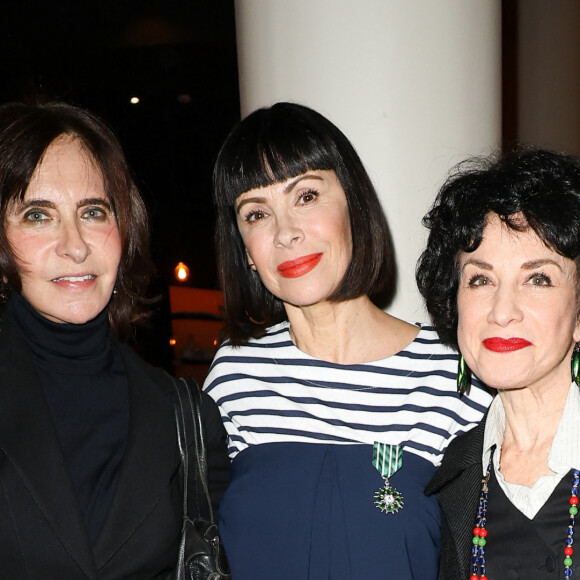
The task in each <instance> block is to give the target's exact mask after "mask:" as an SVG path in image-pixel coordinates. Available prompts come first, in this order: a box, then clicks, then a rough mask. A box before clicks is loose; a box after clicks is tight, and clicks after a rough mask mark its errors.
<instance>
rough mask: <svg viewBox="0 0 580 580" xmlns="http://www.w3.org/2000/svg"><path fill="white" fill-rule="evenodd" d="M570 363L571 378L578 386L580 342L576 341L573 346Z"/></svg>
mask: <svg viewBox="0 0 580 580" xmlns="http://www.w3.org/2000/svg"><path fill="white" fill-rule="evenodd" d="M570 363H571V364H570V366H571V370H572V380H573V381H574V382H575V383H576V384H577V385H578V386H579V387H580V342H577V343H576V345H575V346H574V350H573V351H572V359H571V361H570Z"/></svg>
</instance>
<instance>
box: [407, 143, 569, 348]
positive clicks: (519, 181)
mask: <svg viewBox="0 0 580 580" xmlns="http://www.w3.org/2000/svg"><path fill="white" fill-rule="evenodd" d="M489 214H496V215H497V216H499V218H500V219H501V220H502V221H503V222H504V223H505V224H506V225H507V226H508V227H509V228H511V229H512V230H515V231H524V230H526V229H527V228H531V229H532V230H533V231H534V232H535V233H536V234H537V235H538V237H539V238H540V239H541V240H542V241H543V242H544V243H545V244H546V246H547V247H549V248H550V249H552V250H554V251H555V252H557V253H558V254H560V255H562V256H564V257H566V258H569V259H571V260H574V261H575V262H576V276H577V279H578V276H579V275H580V267H579V266H580V263H579V262H580V260H579V256H580V160H578V159H577V158H575V157H572V156H570V155H566V154H564V153H555V152H552V151H547V150H543V149H536V148H531V147H525V148H524V147H520V148H518V149H516V150H514V151H511V152H509V153H507V154H505V155H503V156H501V155H493V156H490V157H480V158H474V159H470V160H467V161H464V162H463V163H460V164H459V165H458V166H457V167H456V168H455V169H454V170H453V171H452V172H451V174H450V177H449V178H448V179H447V181H446V182H445V183H444V185H443V187H442V188H441V190H440V191H439V193H438V194H437V198H436V199H435V203H434V204H433V207H432V208H431V210H430V211H429V212H428V213H427V215H426V216H425V217H424V218H423V225H424V226H426V227H427V228H428V229H429V230H430V233H429V239H428V241H427V246H426V248H425V251H424V252H423V254H422V255H421V257H420V258H419V262H418V264H417V271H416V277H417V285H418V287H419V291H420V292H421V295H422V296H423V298H424V299H425V303H426V306H427V310H428V311H429V314H430V316H431V319H432V321H433V325H434V327H435V329H436V330H437V332H438V333H439V336H440V338H441V340H442V342H443V343H445V344H447V345H449V346H452V347H454V348H456V349H458V345H457V324H458V312H457V290H458V286H459V267H458V258H459V255H460V253H461V252H473V251H474V250H476V249H477V247H478V246H479V244H480V243H481V240H482V236H483V229H484V227H485V225H486V218H487V216H488V215H489ZM521 216H523V218H524V220H522V219H518V217H520V218H521Z"/></svg>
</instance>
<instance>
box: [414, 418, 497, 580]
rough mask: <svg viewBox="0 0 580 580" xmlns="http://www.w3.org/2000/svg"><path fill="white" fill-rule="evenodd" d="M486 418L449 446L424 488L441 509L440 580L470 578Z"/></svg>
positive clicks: (481, 476)
mask: <svg viewBox="0 0 580 580" xmlns="http://www.w3.org/2000/svg"><path fill="white" fill-rule="evenodd" d="M486 417H487V415H486ZM486 417H484V418H483V420H482V422H481V423H480V424H479V425H477V426H476V427H474V428H473V429H472V430H471V431H468V432H467V433H464V434H463V435H461V436H459V437H458V438H457V439H454V440H453V441H452V442H451V443H450V445H449V447H448V448H447V451H446V452H445V456H444V457H443V462H442V463H441V467H439V469H438V470H437V471H436V472H435V475H434V476H433V478H432V479H431V481H430V482H429V483H428V484H427V487H426V488H425V493H426V494H427V495H432V494H434V493H436V494H437V499H438V500H439V505H440V506H441V561H440V566H439V577H440V578H441V579H442V580H465V578H469V577H470V576H471V549H472V547H473V544H472V543H471V540H472V539H473V528H474V526H475V516H476V510H477V506H478V504H479V493H480V491H481V480H482V479H483V470H482V464H481V454H482V453H483V433H484V430H485V419H486Z"/></svg>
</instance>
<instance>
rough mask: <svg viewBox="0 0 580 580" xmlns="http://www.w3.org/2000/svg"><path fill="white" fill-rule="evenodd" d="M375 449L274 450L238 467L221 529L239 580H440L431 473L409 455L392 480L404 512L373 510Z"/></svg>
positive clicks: (238, 461)
mask: <svg viewBox="0 0 580 580" xmlns="http://www.w3.org/2000/svg"><path fill="white" fill-rule="evenodd" d="M372 451H373V450H372V446H369V445H324V444H323V445H316V444H302V443H271V444H264V445H257V446H253V447H250V448H248V449H246V450H244V451H243V452H241V453H240V454H238V455H237V456H236V457H235V459H234V461H233V465H232V468H233V471H232V479H231V484H230V487H229V489H228V490H227V491H226V494H225V496H224V498H223V500H222V504H221V507H220V518H219V524H220V531H221V534H222V537H223V541H224V544H225V547H226V551H227V552H228V557H229V559H230V563H231V566H232V575H233V579H234V580H274V579H275V580H302V579H311V580H323V579H332V580H363V579H364V580H369V579H375V578H382V579H385V580H390V579H392V580H405V579H411V578H416V579H422V580H431V579H433V580H435V579H436V578H437V570H438V564H439V533H440V531H439V529H440V516H439V507H438V504H437V499H436V498H435V497H426V496H425V495H424V494H423V489H424V488H425V485H426V482H428V481H429V479H430V478H431V477H432V475H433V473H434V472H435V467H434V466H433V465H432V464H431V463H429V462H428V461H426V460H425V459H422V458H420V457H418V456H416V455H413V454H412V453H405V452H404V459H403V467H402V468H401V469H400V470H399V471H398V472H397V473H396V474H395V475H394V476H392V477H391V478H390V484H391V486H393V487H395V488H396V489H397V490H398V491H399V492H400V493H401V494H402V495H403V502H404V506H403V508H402V509H401V510H399V511H398V512H397V513H393V514H387V513H385V512H383V511H381V510H380V509H379V508H377V507H376V506H375V505H374V493H375V492H376V491H377V490H379V489H381V488H382V487H383V486H384V481H383V478H382V477H381V476H380V474H379V473H378V471H377V470H376V469H375V467H374V466H373V465H372Z"/></svg>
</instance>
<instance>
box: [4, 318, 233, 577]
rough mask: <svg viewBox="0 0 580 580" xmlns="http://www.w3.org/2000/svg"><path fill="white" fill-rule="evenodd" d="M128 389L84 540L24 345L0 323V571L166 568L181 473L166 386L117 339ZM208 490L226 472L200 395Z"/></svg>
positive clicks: (147, 571)
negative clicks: (116, 443)
mask: <svg viewBox="0 0 580 580" xmlns="http://www.w3.org/2000/svg"><path fill="white" fill-rule="evenodd" d="M119 348H120V351H121V354H122V357H123V360H124V362H125V367H126V372H127V377H128V381H129V394H130V427H129V437H128V441H127V449H126V453H125V457H124V459H123V463H122V466H121V470H120V474H119V479H118V483H117V488H116V491H115V496H114V498H113V502H112V504H111V507H110V509H109V513H108V514H107V517H106V519H105V522H104V524H103V526H102V528H101V530H100V532H99V535H98V537H97V539H96V542H95V545H94V546H91V544H90V542H89V539H88V536H87V533H86V530H85V526H84V523H83V519H82V516H81V513H80V511H79V508H78V506H77V501H76V497H75V494H74V492H73V489H72V484H71V482H70V477H69V474H68V469H67V466H66V464H65V462H64V459H63V457H62V453H61V451H60V447H59V443H58V440H57V435H56V432H55V429H54V427H53V424H52V419H51V416H50V412H49V410H48V407H47V404H46V403H45V401H44V397H43V394H42V391H41V388H40V386H39V382H38V379H37V376H36V371H35V368H34V366H33V363H32V359H31V357H30V354H29V352H28V349H27V347H26V345H25V344H24V342H23V341H22V339H21V338H20V336H19V335H18V334H17V332H16V331H14V330H13V329H12V328H11V327H10V325H8V324H5V323H3V325H2V328H1V329H0V577H2V578H6V579H10V580H20V579H25V578H26V579H27V580H28V579H42V580H65V579H66V580H76V579H79V580H80V579H83V580H84V579H97V578H98V579H99V580H116V579H121V578H123V579H134V580H151V579H153V578H159V579H161V578H166V577H167V575H168V574H169V573H170V572H171V571H172V569H173V568H174V566H175V563H176V560H177V549H178V542H179V537H180V530H181V513H182V503H181V502H182V494H181V488H182V480H181V477H180V474H179V469H178V468H179V463H180V458H179V452H178V449H177V436H176V428H175V419H174V415H173V407H172V391H173V386H172V384H171V383H170V381H169V380H168V378H167V376H166V375H165V374H164V373H163V371H161V370H160V369H156V368H154V367H151V366H150V365H148V364H146V363H145V362H144V361H143V360H142V359H141V358H139V357H138V356H137V355H136V354H135V353H134V352H133V350H132V349H131V348H130V347H128V346H126V345H119ZM203 401H204V403H203V412H202V415H203V421H204V425H205V429H206V434H207V436H208V452H209V455H210V460H209V463H210V466H209V467H210V479H212V481H211V484H212V488H213V496H214V499H215V500H216V501H217V499H218V497H221V494H222V493H223V491H224V489H225V486H226V484H227V479H228V475H229V459H228V457H227V450H226V446H225V431H224V429H223V425H222V422H221V419H220V415H219V411H218V410H217V407H216V405H215V404H214V403H213V401H211V399H209V397H207V396H204V398H203Z"/></svg>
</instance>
